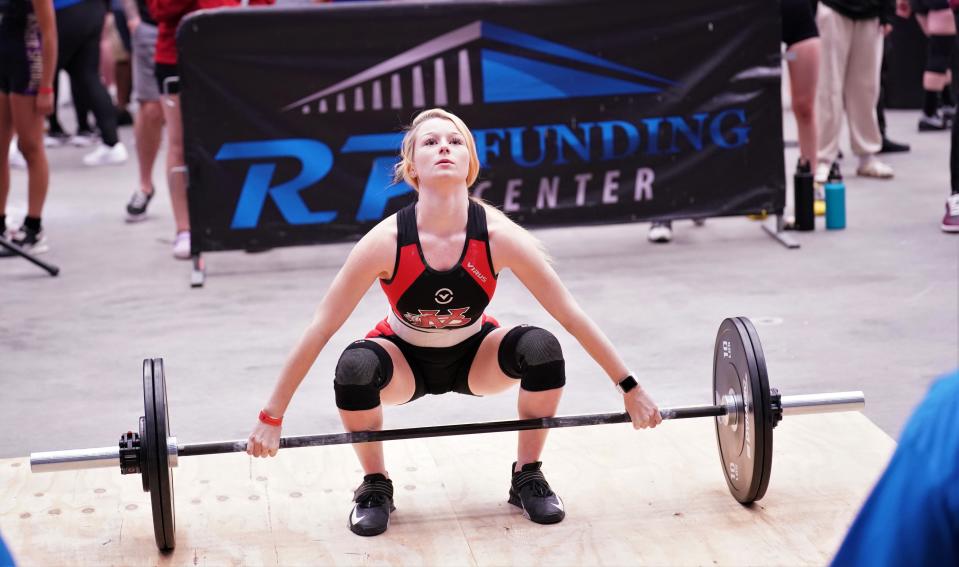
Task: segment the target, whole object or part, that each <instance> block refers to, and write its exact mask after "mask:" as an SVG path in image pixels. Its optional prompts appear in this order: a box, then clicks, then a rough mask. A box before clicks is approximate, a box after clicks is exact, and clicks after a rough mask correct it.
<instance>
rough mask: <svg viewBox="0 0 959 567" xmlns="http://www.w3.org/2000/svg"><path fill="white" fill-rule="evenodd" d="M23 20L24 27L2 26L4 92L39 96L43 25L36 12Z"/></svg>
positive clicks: (1, 88) (1, 87) (0, 56)
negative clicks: (9, 27)
mask: <svg viewBox="0 0 959 567" xmlns="http://www.w3.org/2000/svg"><path fill="white" fill-rule="evenodd" d="M21 23H23V24H24V25H23V27H22V29H19V26H17V28H18V29H16V30H7V29H3V28H0V30H2V34H0V93H3V94H11V93H12V94H19V95H28V96H36V94H37V90H39V88H40V78H41V73H42V72H43V59H42V57H41V55H42V54H41V52H40V26H39V25H38V24H37V18H36V16H35V15H34V14H28V15H26V17H25V21H22V22H21Z"/></svg>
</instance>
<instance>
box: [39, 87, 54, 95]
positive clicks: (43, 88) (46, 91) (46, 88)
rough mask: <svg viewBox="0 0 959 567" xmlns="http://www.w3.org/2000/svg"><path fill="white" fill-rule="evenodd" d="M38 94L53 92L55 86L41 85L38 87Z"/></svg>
mask: <svg viewBox="0 0 959 567" xmlns="http://www.w3.org/2000/svg"><path fill="white" fill-rule="evenodd" d="M37 94H42V95H48V94H53V87H40V88H39V89H37Z"/></svg>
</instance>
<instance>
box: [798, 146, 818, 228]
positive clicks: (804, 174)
mask: <svg viewBox="0 0 959 567" xmlns="http://www.w3.org/2000/svg"><path fill="white" fill-rule="evenodd" d="M793 201H794V208H795V211H796V225H795V226H796V230H815V229H816V213H815V209H814V208H813V201H814V192H813V176H812V167H811V166H810V164H809V161H807V160H804V159H802V158H799V162H798V163H797V164H796V174H795V175H793Z"/></svg>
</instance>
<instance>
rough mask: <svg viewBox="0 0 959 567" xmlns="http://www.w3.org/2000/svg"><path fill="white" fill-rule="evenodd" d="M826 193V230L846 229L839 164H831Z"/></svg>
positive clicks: (843, 187)
mask: <svg viewBox="0 0 959 567" xmlns="http://www.w3.org/2000/svg"><path fill="white" fill-rule="evenodd" d="M824 190H825V192H826V228H827V229H830V230H839V229H842V228H846V185H845V184H844V183H843V182H842V174H841V173H839V164H838V163H833V164H832V168H831V169H830V170H829V178H828V179H827V180H826V186H825V187H824Z"/></svg>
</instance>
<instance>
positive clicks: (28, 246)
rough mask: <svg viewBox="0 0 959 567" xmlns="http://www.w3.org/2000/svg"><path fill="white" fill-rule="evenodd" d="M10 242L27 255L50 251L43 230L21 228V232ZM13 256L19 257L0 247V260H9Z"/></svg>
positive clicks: (14, 235) (16, 233) (15, 234)
mask: <svg viewBox="0 0 959 567" xmlns="http://www.w3.org/2000/svg"><path fill="white" fill-rule="evenodd" d="M10 242H12V243H14V244H16V245H17V246H19V247H20V248H21V249H22V250H23V251H24V252H26V253H27V254H33V255H36V254H43V253H44V252H46V251H47V250H49V247H48V246H47V239H46V237H45V236H44V235H43V230H39V231H34V230H33V229H31V228H29V227H26V226H21V227H20V230H18V231H17V232H15V233H14V234H13V238H11V239H10ZM11 256H17V254H16V253H14V252H11V251H10V250H8V249H6V248H3V247H0V258H9V257H11Z"/></svg>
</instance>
